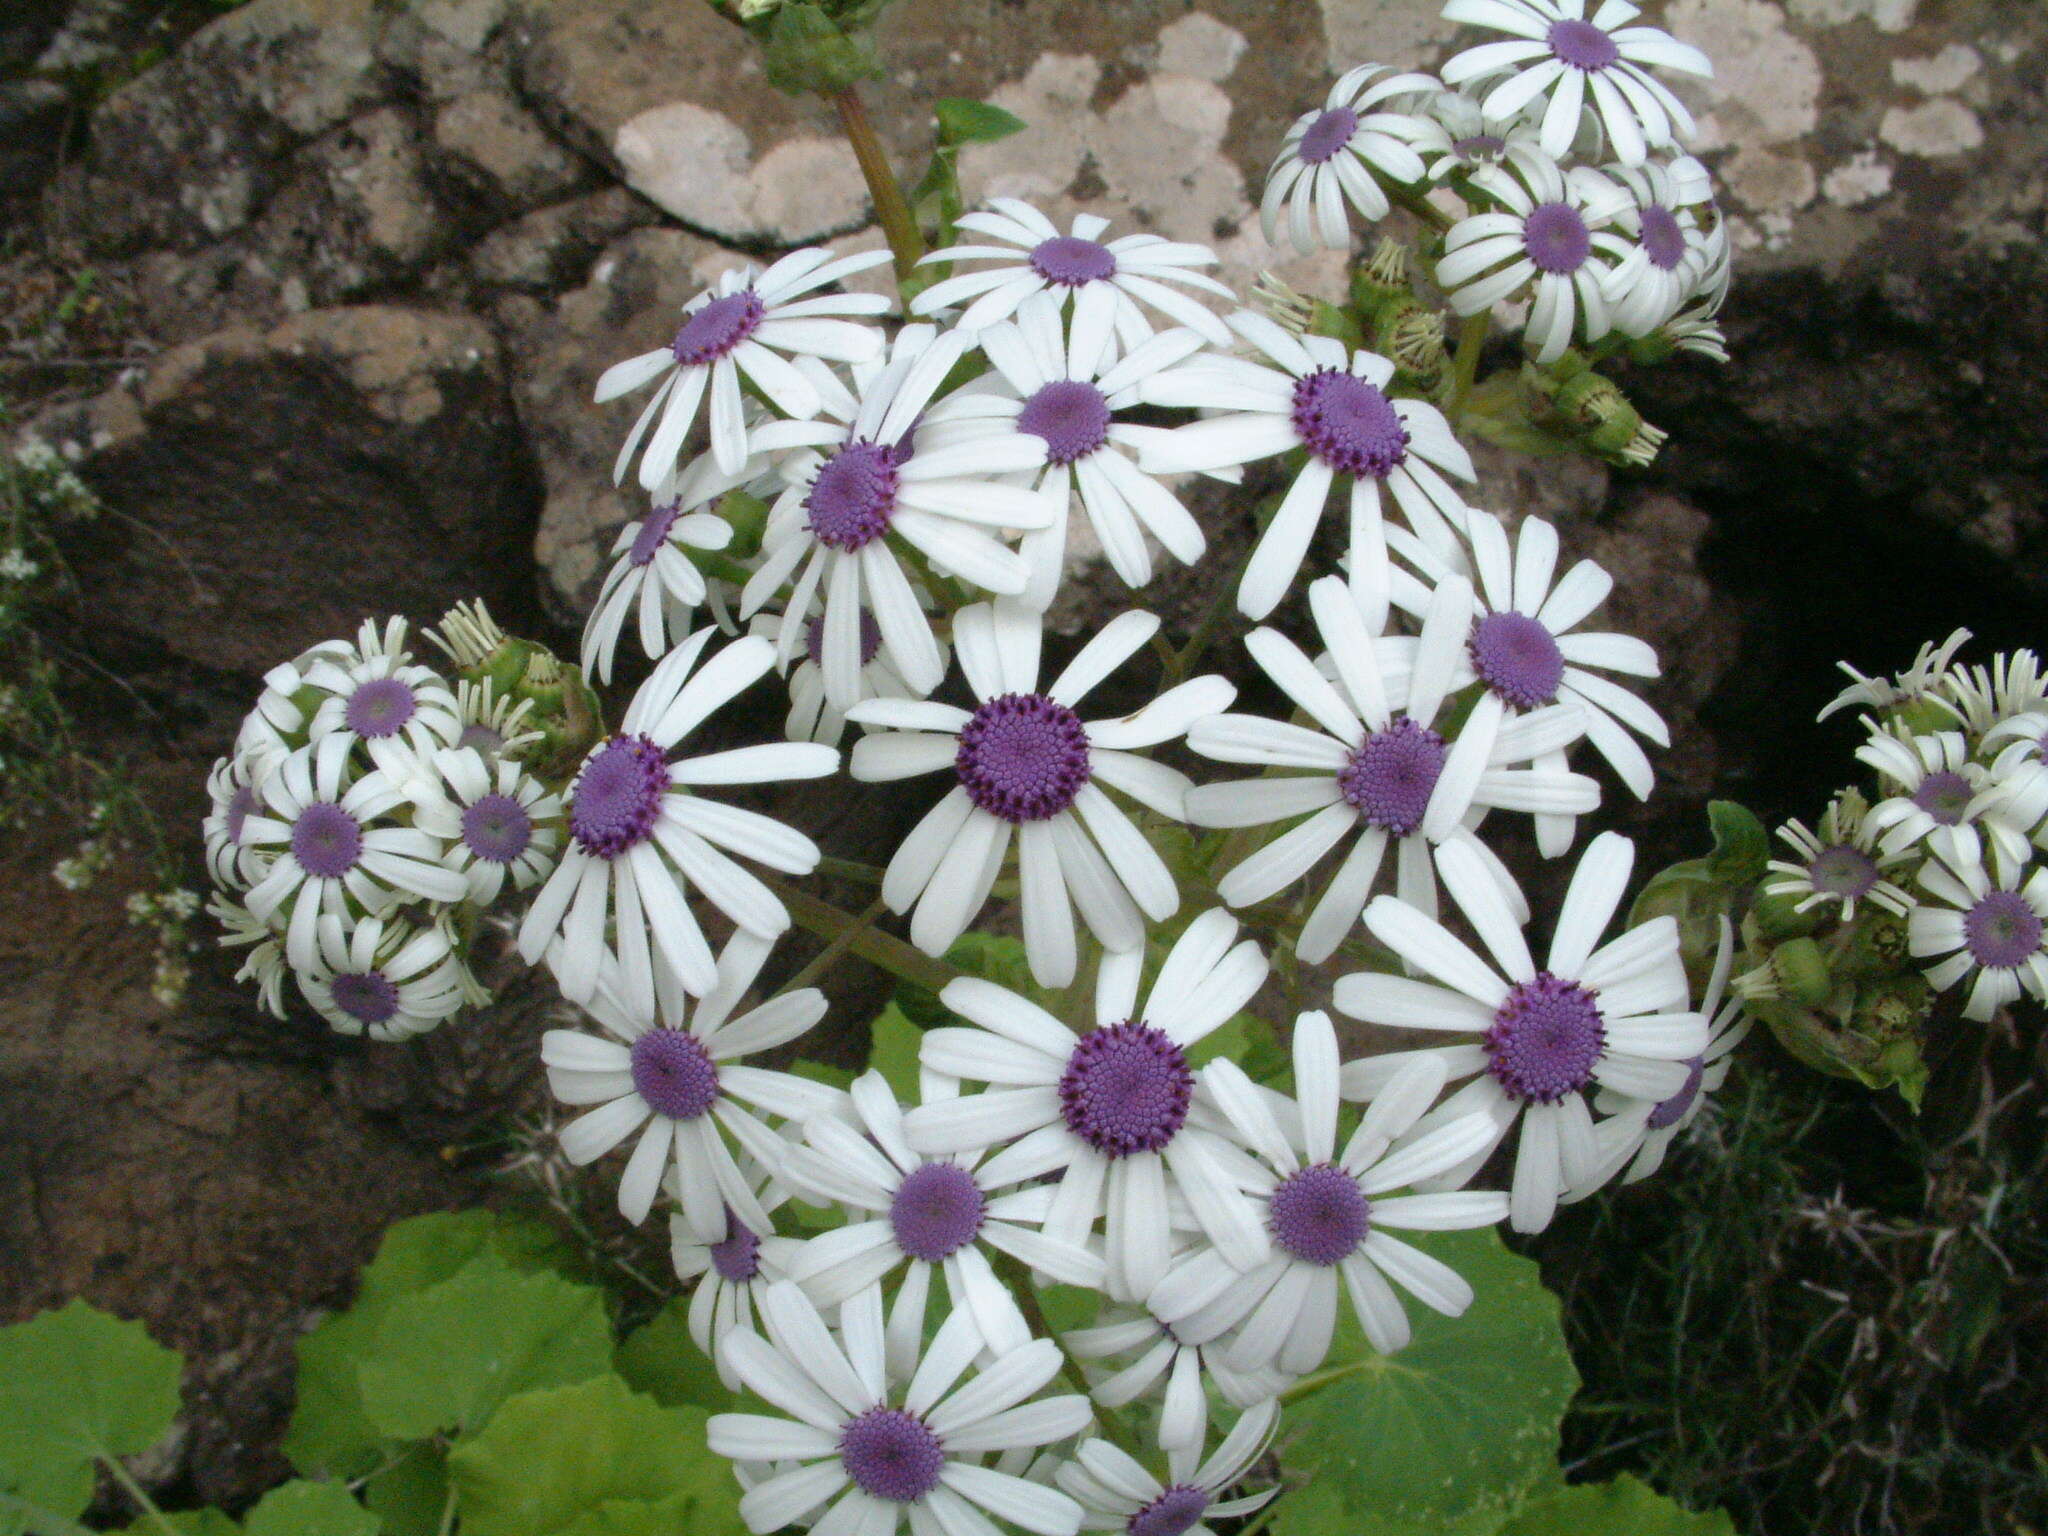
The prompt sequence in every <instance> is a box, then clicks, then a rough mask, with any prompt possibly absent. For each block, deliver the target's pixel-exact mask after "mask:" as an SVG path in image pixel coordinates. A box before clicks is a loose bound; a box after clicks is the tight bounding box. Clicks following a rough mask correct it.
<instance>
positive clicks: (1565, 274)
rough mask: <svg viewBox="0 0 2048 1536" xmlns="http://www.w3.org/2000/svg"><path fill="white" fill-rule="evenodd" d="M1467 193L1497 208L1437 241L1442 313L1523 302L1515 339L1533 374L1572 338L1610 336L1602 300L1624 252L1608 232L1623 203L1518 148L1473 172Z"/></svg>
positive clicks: (1611, 191)
mask: <svg viewBox="0 0 2048 1536" xmlns="http://www.w3.org/2000/svg"><path fill="white" fill-rule="evenodd" d="M1471 185H1472V187H1473V188H1474V189H1475V190H1477V191H1480V192H1483V193H1485V194H1486V195H1487V196H1488V197H1490V198H1492V199H1493V200H1494V201H1495V202H1497V203H1499V204H1500V205H1501V206H1500V207H1499V208H1497V209H1490V210H1485V211H1481V212H1475V213H1472V214H1469V215H1467V216H1466V217H1465V218H1462V219H1460V220H1459V221H1458V222H1457V223H1456V224H1453V225H1452V226H1451V228H1450V230H1449V231H1448V232H1447V233H1446V234H1445V235H1444V254H1443V259H1442V260H1440V261H1438V262H1437V264H1436V280H1437V284H1438V286H1440V287H1441V288H1442V289H1443V290H1444V293H1445V295H1446V296H1447V297H1448V298H1449V300H1450V305H1451V308H1452V309H1453V310H1455V311H1456V312H1457V313H1458V314H1460V315H1477V314H1482V313H1484V312H1485V311H1487V310H1489V309H1491V308H1493V306H1494V305H1496V304H1498V303H1500V302H1502V301H1503V300H1505V299H1511V298H1513V297H1515V296H1516V295H1517V294H1520V293H1523V292H1524V291H1527V292H1529V293H1530V295H1531V303H1530V306H1529V318H1528V320H1527V321H1526V322H1525V323H1524V325H1523V339H1524V342H1525V344H1526V345H1527V346H1528V347H1529V349H1530V350H1531V351H1532V352H1533V353H1534V355H1535V358H1536V361H1537V362H1538V363H1540V364H1548V363H1554V362H1556V361H1557V360H1558V359H1559V358H1560V357H1562V356H1564V353H1565V349H1566V348H1567V347H1569V346H1570V345H1571V344H1572V340H1573V338H1574V337H1575V336H1576V337H1578V338H1580V339H1582V340H1585V341H1589V342H1591V341H1597V340H1599V339H1600V338H1601V337H1602V336H1605V335H1606V334H1607V333H1608V332H1609V331H1611V330H1612V329H1613V328H1614V321H1613V310H1612V306H1611V305H1610V304H1609V303H1608V299H1607V295H1608V292H1609V290H1610V288H1611V287H1612V285H1613V282H1614V272H1615V270H1616V269H1617V268H1619V267H1620V266H1621V265H1622V264H1623V263H1625V262H1626V261H1627V259H1628V257H1629V254H1630V251H1631V246H1630V242H1629V239H1628V236H1627V235H1625V234H1623V233H1622V232H1621V230H1620V228H1619V226H1618V225H1617V223H1616V220H1617V219H1618V217H1619V215H1620V213H1621V211H1622V209H1623V208H1624V207H1625V206H1626V205H1627V203H1628V194H1627V193H1625V192H1623V191H1622V190H1621V189H1620V188H1619V187H1616V186H1615V185H1614V184H1613V183H1611V182H1601V181H1588V180H1583V179H1581V180H1567V179H1566V177H1565V174H1564V172H1563V171H1562V170H1560V169H1559V168H1558V165H1557V162H1556V161H1555V160H1553V159H1551V158H1550V157H1549V156H1548V155H1546V154H1544V153H1542V152H1541V151H1540V150H1532V149H1529V148H1527V147H1525V146H1521V145H1516V146H1513V147H1511V148H1510V149H1509V150H1508V151H1507V153H1506V155H1505V156H1504V157H1503V159H1502V161H1501V163H1500V164H1498V165H1493V166H1486V167H1483V168H1481V169H1479V170H1476V171H1474V172H1473V173H1472V176H1471ZM1603 189H1604V190H1603Z"/></svg>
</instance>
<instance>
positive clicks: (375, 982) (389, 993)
mask: <svg viewBox="0 0 2048 1536" xmlns="http://www.w3.org/2000/svg"><path fill="white" fill-rule="evenodd" d="M327 994H328V996H330V997H332V998H333V999H334V1006H335V1007H337V1008H339V1009H340V1010H341V1011H342V1012H343V1013H345V1014H347V1015H348V1016H349V1017H350V1018H352V1019H357V1020H360V1021H361V1022H362V1023H364V1024H370V1025H376V1024H382V1023H383V1022H384V1021H385V1020H386V1019H388V1018H390V1017H391V1016H392V1015H393V1014H394V1013H396V1012H398V988H397V986H395V985H394V984H393V983H392V980H391V978H390V977H389V976H386V975H385V974H384V973H383V972H382V971H344V972H343V973H342V974H341V975H339V976H336V977H335V978H334V980H332V981H330V982H329V983H328V984H327Z"/></svg>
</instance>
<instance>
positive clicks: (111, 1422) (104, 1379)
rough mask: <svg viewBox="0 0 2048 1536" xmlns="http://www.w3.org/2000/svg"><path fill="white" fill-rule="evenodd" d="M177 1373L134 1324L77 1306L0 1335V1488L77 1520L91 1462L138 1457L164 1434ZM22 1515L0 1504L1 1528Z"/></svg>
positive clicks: (171, 1354) (88, 1492) (18, 1523)
mask: <svg viewBox="0 0 2048 1536" xmlns="http://www.w3.org/2000/svg"><path fill="white" fill-rule="evenodd" d="M183 1371H184V1362H183V1361H181V1360H180V1359H179V1358H178V1355H177V1352H176V1351H175V1350H169V1349H166V1348H164V1346H163V1345H161V1344H159V1343H157V1342H156V1340H154V1339H152V1338H151V1337H150V1336H149V1334H148V1333H147V1332H146V1331H145V1330H144V1329H143V1326H142V1324H140V1323H124V1322H122V1321H121V1320H120V1319H119V1318H115V1317H110V1316H108V1315H107V1314H106V1313H104V1312H101V1311H99V1310H98V1309H97V1308H95V1307H92V1306H89V1305H87V1304H86V1303H85V1302H83V1301H73V1302H71V1303H70V1304H69V1305H68V1306H66V1307H63V1308H62V1309H60V1310H58V1311H54V1312H43V1313H39V1314H38V1315H36V1316H35V1317H32V1318H30V1319H29V1320H28V1321H27V1322H25V1323H16V1324H14V1325H13V1326H12V1327H9V1328H0V1491H4V1492H6V1493H9V1494H11V1495H12V1496H13V1498H14V1499H16V1500H20V1501H24V1502H26V1503H27V1504H29V1505H33V1506H34V1507H35V1508H36V1509H37V1510H39V1511H42V1512H43V1513H45V1514H49V1515H55V1516H57V1517H58V1518H60V1519H65V1520H69V1519H73V1518H75V1517H76V1516H78V1515H79V1514H80V1513H82V1512H83V1511H84V1509H85V1506H86V1505H87V1504H88V1503H90V1502H91V1501H92V1488H93V1467H94V1465H95V1464H96V1463H97V1462H100V1461H104V1460H109V1459H111V1458H113V1457H116V1456H132V1455H134V1454H135V1453H136V1452H138V1451H146V1450H148V1449H149V1448H150V1447H151V1446H152V1445H154V1444H156V1442H157V1441H158V1440H159V1439H161V1438H162V1437H163V1434H164V1431H165V1430H167V1429H169V1428H170V1427H171V1420H172V1419H173V1418H175V1417H176V1416H177V1412H178V1378H179V1377H180V1376H181V1375H182V1374H183ZM24 1516H25V1511H23V1510H22V1509H21V1508H20V1507H19V1506H18V1505H16V1504H14V1503H13V1502H11V1501H10V1502H8V1503H5V1504H0V1531H10V1532H11V1531H19V1530H20V1529H21V1528H22V1523H23V1520H24Z"/></svg>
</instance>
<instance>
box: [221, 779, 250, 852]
mask: <svg viewBox="0 0 2048 1536" xmlns="http://www.w3.org/2000/svg"><path fill="white" fill-rule="evenodd" d="M255 809H256V791H255V790H253V789H251V788H250V787H249V786H248V785H246V784H237V785H236V786H235V792H234V793H233V794H232V795H230V796H229V797H228V810H227V816H226V818H225V819H226V823H227V829H228V841H229V842H231V843H239V842H240V841H241V840H242V828H244V827H245V826H247V825H248V824H249V813H250V812H251V811H253V810H255Z"/></svg>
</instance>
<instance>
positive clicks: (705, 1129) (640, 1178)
mask: <svg viewBox="0 0 2048 1536" xmlns="http://www.w3.org/2000/svg"><path fill="white" fill-rule="evenodd" d="M772 947H773V946H772V945H771V944H770V943H769V942H768V941H767V940H766V939H762V938H758V937H756V936H755V935H753V934H750V933H748V932H746V931H745V930H744V929H742V930H740V931H738V932H736V933H734V934H733V936H732V937H731V938H730V939H728V940H727V941H726V944H725V948H724V949H723V950H722V951H720V953H719V957H718V970H717V975H716V978H715V981H714V984H713V985H712V986H711V987H710V988H709V989H708V990H707V991H706V992H705V993H704V995H703V996H702V997H701V998H699V999H698V1001H697V1005H696V1007H695V1008H694V1009H693V1008H691V1006H690V1003H689V999H688V996H687V995H686V994H685V993H684V991H683V989H682V988H681V987H680V986H678V985H677V984H676V978H675V977H674V976H673V975H671V974H669V972H668V970H667V968H666V967H665V966H662V965H660V964H659V963H657V964H656V966H655V971H656V980H657V982H658V992H659V996H658V999H657V1006H656V1009H655V1010H654V1011H653V1013H652V1017H653V1018H654V1019H655V1020H656V1021H658V1022H654V1023H650V1022H648V1020H649V1015H648V1014H644V1013H642V1012H640V1011H639V1010H638V1009H636V1008H634V1007H632V1006H630V1005H629V1003H628V1001H627V1000H626V999H625V998H624V997H622V996H621V995H620V993H619V992H618V990H617V988H616V987H614V986H612V985H609V984H608V983H610V982H613V981H616V980H617V979H618V973H617V971H616V969H610V973H609V975H608V976H607V978H606V982H605V983H600V985H599V986H598V987H597V989H596V991H595V992H594V994H593V995H592V997H591V1000H590V1002H589V1003H588V1004H586V1005H585V1006H586V1008H587V1010H588V1011H589V1013H590V1015H591V1017H592V1018H594V1019H596V1020H597V1022H598V1023H599V1024H600V1025H602V1026H603V1027H604V1029H605V1030H606V1031H607V1032H608V1033H609V1034H610V1035H611V1036H612V1037H613V1038H612V1039H610V1040H606V1039H603V1038H601V1037H599V1036H595V1035H586V1034H584V1033H582V1032H581V1031H580V1030H573V1029H551V1030H549V1031H548V1032H547V1033H546V1034H545V1035H543V1036H542V1037H541V1043H540V1059H541V1061H542V1062H543V1064H545V1065H546V1067H547V1069H548V1088H549V1090H550V1091H551V1092H552V1093H553V1094H554V1096H555V1097H556V1098H557V1099H560V1100H561V1101H562V1102H563V1103H564V1104H596V1105H598V1106H600V1107H599V1108H597V1109H595V1110H593V1111H592V1112H591V1113H589V1114H587V1115H584V1116H583V1117H582V1118H581V1119H578V1120H574V1121H571V1122H570V1123H569V1124H568V1125H565V1126H564V1127H562V1131H561V1143H562V1152H563V1154H564V1155H565V1156H567V1157H568V1159H569V1161H570V1162H572V1163H574V1164H576V1165H577V1166H578V1167H581V1166H582V1165H583V1164H585V1163H589V1162H594V1161H596V1160H597V1159H598V1158H600V1157H602V1156H604V1154H605V1153H607V1152H609V1151H611V1150H612V1148H614V1147H616V1146H618V1145H619V1144H620V1143H621V1142H623V1141H625V1140H626V1138H627V1137H629V1136H631V1135H633V1134H634V1132H636V1131H638V1132H639V1133H640V1135H639V1139H638V1141H636V1142H635V1144H634V1147H633V1153H632V1156H631V1157H629V1158H628V1159H627V1161H626V1168H625V1172H624V1173H623V1175H622V1176H621V1177H620V1179H619V1211H620V1213H621V1214H622V1215H624V1216H625V1218H626V1219H627V1220H628V1221H632V1222H636V1223H637V1222H640V1221H644V1220H645V1219H646V1217H647V1212H648V1211H649V1209H651V1208H652V1206H653V1204H654V1196H655V1193H656V1192H657V1191H658V1190H659V1189H660V1187H661V1180H662V1175H663V1174H664V1172H666V1170H667V1168H668V1166H669V1162H670V1159H671V1158H673V1159H674V1162H675V1166H676V1176H677V1188H678V1191H679V1195H680V1198H681V1200H682V1206H683V1215H684V1217H685V1218H686V1219H687V1220H688V1221H689V1224H690V1230H691V1231H692V1232H694V1233H695V1234H696V1236H697V1239H698V1241H699V1242H704V1243H716V1242H720V1241H723V1240H724V1238H725V1237H726V1236H727V1233H728V1225H727V1212H728V1210H730V1212H731V1213H732V1218H733V1219H734V1220H737V1221H738V1222H739V1223H740V1224H741V1225H743V1226H745V1227H747V1228H749V1229H750V1230H752V1231H754V1232H758V1233H768V1232H772V1231H774V1230H775V1224H774V1222H773V1221H772V1220H770V1219H769V1216H768V1213H767V1212H766V1211H765V1210H763V1209H762V1206H761V1201H760V1200H759V1198H758V1197H757V1196H756V1194H755V1192H754V1188H753V1186H752V1185H750V1184H749V1183H748V1181H747V1179H746V1177H745V1175H744V1174H743V1173H742V1172H741V1169H740V1165H739V1161H738V1159H737V1158H736V1157H735V1156H734V1155H733V1152H732V1150H731V1148H730V1147H729V1146H728V1145H727V1139H728V1138H730V1139H731V1140H732V1141H733V1142H737V1143H738V1144H739V1145H740V1147H742V1148H743V1149H745V1151H746V1152H747V1154H748V1155H749V1156H751V1157H753V1158H754V1159H756V1160H757V1161H758V1162H761V1163H763V1164H765V1165H767V1166H768V1167H770V1168H773V1167H776V1166H778V1165H779V1164H780V1162H781V1160H782V1157H783V1154H784V1152H785V1151H786V1147H785V1146H784V1145H783V1143H782V1140H781V1138H779V1137H778V1136H777V1135H776V1134H775V1133H774V1132H773V1131H772V1130H770V1129H769V1128H768V1126H767V1125H766V1124H764V1123H763V1122H762V1121H761V1120H760V1119H759V1118H758V1117H757V1115H756V1114H755V1113H752V1112H751V1111H758V1112H759V1113H760V1114H765V1115H772V1116H774V1117H776V1118H778V1119H783V1120H791V1121H798V1122H801V1121H804V1120H808V1119H809V1118H811V1117H812V1116H814V1115H822V1114H829V1113H831V1112H833V1111H834V1110H835V1109H837V1108H838V1107H839V1104H840V1099H841V1095H840V1094H839V1091H838V1090H837V1089H834V1088H828V1087H826V1086H825V1085H824V1084H822V1083H814V1082H812V1081H810V1080H809V1079H808V1078H802V1077H796V1076H793V1075H791V1074H790V1073H787V1072H769V1071H764V1070H763V1069H762V1068H760V1067H750V1066H747V1065H745V1058H746V1057H748V1056H751V1055H753V1054H755V1053H756V1052H759V1051H765V1050H770V1049H772V1048H773V1047H775V1046H778V1045H783V1044H786V1043H787V1042H788V1041H791V1040H794V1039H795V1038H796V1037H797V1036H798V1035H801V1034H802V1033H804V1031H806V1030H807V1029H809V1028H810V1027H811V1026H812V1025H814V1024H816V1023H817V1022H818V1020H819V1019H821V1018H823V1017H824V1016H825V994H824V993H822V992H820V991H819V990H818V989H817V988H816V987H806V988H804V989H803V990H802V991H800V992H786V993H784V994H782V995H781V996H780V997H775V998H770V999H769V1000H768V1001H767V1002H765V1003H762V1004H760V1005H759V1006H758V1007H755V1008H752V1009H749V1010H748V1011H747V1012H745V1013H742V1014H740V1015H739V1016H738V1017H734V1016H733V1010H734V1009H735V1008H737V1007H738V1006H739V1004H740V1002H741V1000H742V999H743V998H744V997H745V996H746V994H747V990H748V988H750V987H752V986H753V984H754V981H755V979H756V978H757V977H758V976H759V975H760V974H761V966H762V963H763V962H764V961H766V960H767V958H768V952H769V950H770V949H771V948H772ZM643 1127H644V1129H643Z"/></svg>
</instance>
